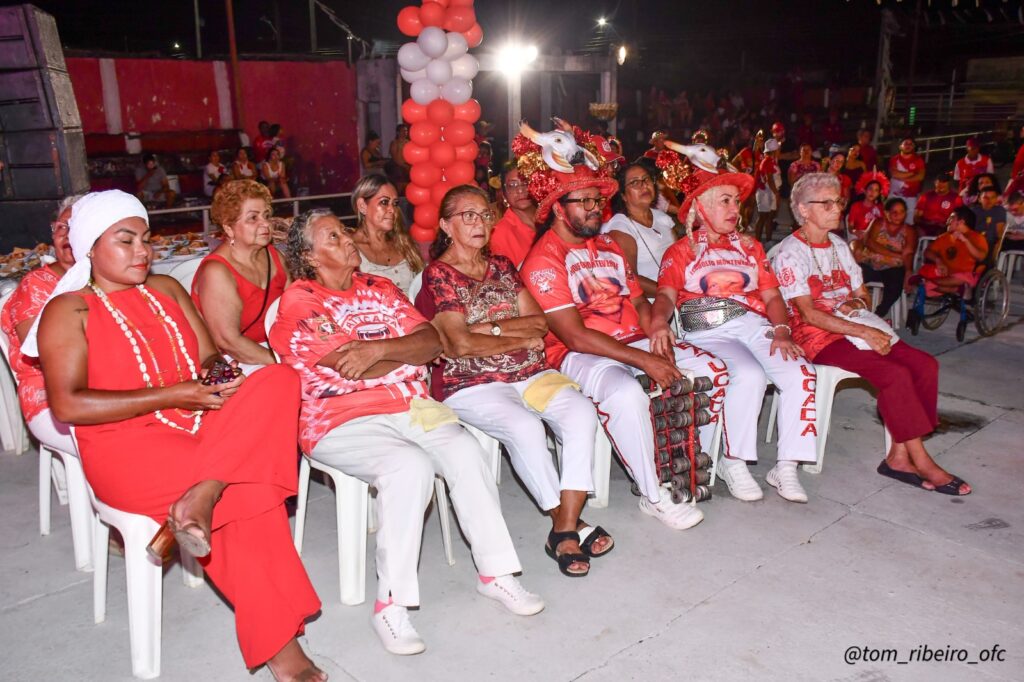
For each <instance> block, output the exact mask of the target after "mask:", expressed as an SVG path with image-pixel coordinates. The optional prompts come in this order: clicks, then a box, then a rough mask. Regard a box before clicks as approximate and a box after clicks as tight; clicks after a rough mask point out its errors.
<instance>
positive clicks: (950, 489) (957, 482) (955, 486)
mask: <svg viewBox="0 0 1024 682" xmlns="http://www.w3.org/2000/svg"><path fill="white" fill-rule="evenodd" d="M964 483H966V481H964V479H962V478H960V477H959V476H954V477H953V480H952V481H950V482H949V483H946V484H945V485H939V486H935V487H934V488H933V489H932V491H933V492H936V493H941V494H943V495H953V496H954V497H963V496H964V495H965V494H966V495H970V493H964V494H961V493H960V486H962V485H963V484H964ZM926 490H927V488H926Z"/></svg>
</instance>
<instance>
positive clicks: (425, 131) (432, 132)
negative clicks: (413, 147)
mask: <svg viewBox="0 0 1024 682" xmlns="http://www.w3.org/2000/svg"><path fill="white" fill-rule="evenodd" d="M409 139H410V140H412V141H413V142H415V143H416V144H418V145H420V146H422V147H429V146H430V145H432V144H434V143H435V142H437V141H438V140H439V139H441V127H440V126H437V125H434V124H433V123H431V122H430V121H420V122H419V123H414V124H413V125H412V126H410V127H409Z"/></svg>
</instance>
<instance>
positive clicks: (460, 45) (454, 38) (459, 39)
mask: <svg viewBox="0 0 1024 682" xmlns="http://www.w3.org/2000/svg"><path fill="white" fill-rule="evenodd" d="M467 50H469V43H467V42H466V37H465V36H463V35H462V34H461V33H449V34H448V49H447V50H445V51H444V54H443V55H442V56H441V59H445V60H447V61H452V60H453V59H458V58H459V57H461V56H462V55H464V54H466V51H467Z"/></svg>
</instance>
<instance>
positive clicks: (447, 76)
mask: <svg viewBox="0 0 1024 682" xmlns="http://www.w3.org/2000/svg"><path fill="white" fill-rule="evenodd" d="M426 72H427V78H429V79H430V82H431V83H436V84H437V85H444V84H445V83H447V82H448V81H450V80H451V79H452V65H451V64H449V63H448V62H446V61H445V60H443V59H432V60H430V63H429V64H427V69H426Z"/></svg>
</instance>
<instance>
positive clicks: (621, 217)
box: [601, 163, 676, 298]
mask: <svg viewBox="0 0 1024 682" xmlns="http://www.w3.org/2000/svg"><path fill="white" fill-rule="evenodd" d="M618 181H619V192H620V194H617V195H616V196H615V197H614V198H613V199H612V202H613V204H614V205H615V209H616V211H615V215H614V216H612V219H611V220H609V221H608V222H606V223H605V224H604V225H603V226H602V227H601V232H602V233H604V234H607V235H608V236H609V237H611V238H612V240H613V241H614V242H615V243H616V244H618V245H619V247H620V248H621V249H622V251H623V252H624V253H625V254H626V260H627V261H628V262H629V265H630V266H631V267H632V268H633V272H635V273H636V274H637V275H638V276H639V279H640V288H641V289H643V292H644V295H645V296H646V297H647V298H654V295H655V294H656V293H658V270H659V269H660V268H661V258H662V256H663V255H664V254H665V251H666V250H667V249H668V247H670V246H672V243H673V242H675V240H676V236H675V234H674V233H673V232H672V228H673V227H674V226H675V221H674V220H673V219H672V218H671V216H669V215H668V214H667V213H665V212H664V211H659V210H658V209H656V208H654V207H653V204H654V202H655V200H656V199H657V194H656V192H657V189H656V185H655V181H654V178H652V177H651V174H650V172H649V171H648V170H647V168H646V167H645V166H642V165H640V164H638V163H634V164H631V165H628V166H626V167H625V168H624V169H622V170H621V171H619V175H618Z"/></svg>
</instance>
